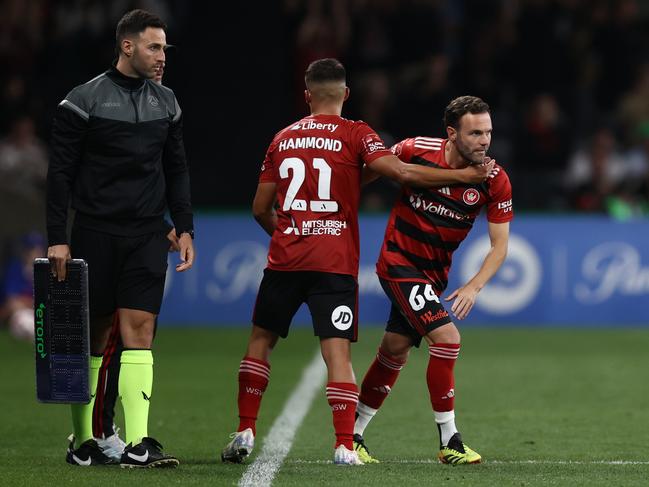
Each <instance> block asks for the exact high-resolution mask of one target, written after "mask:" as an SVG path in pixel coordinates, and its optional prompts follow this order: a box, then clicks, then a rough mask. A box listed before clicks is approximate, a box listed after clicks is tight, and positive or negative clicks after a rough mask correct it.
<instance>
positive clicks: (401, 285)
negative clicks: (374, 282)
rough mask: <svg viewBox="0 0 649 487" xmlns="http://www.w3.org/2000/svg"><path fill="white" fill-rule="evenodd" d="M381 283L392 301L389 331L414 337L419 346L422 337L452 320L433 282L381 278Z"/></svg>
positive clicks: (413, 342)
mask: <svg viewBox="0 0 649 487" xmlns="http://www.w3.org/2000/svg"><path fill="white" fill-rule="evenodd" d="M379 282H380V283H381V286H382V287H383V290H384V291H385V294H387V295H388V297H389V298H390V301H392V308H391V309H390V317H389V318H388V324H387V326H386V327H385V330H386V331H389V332H392V333H398V334H400V335H405V336H407V337H410V339H411V341H412V344H413V345H414V346H415V347H419V344H420V343H421V339H422V337H423V336H424V335H427V334H428V333H430V332H431V331H432V330H434V329H435V328H439V327H440V326H442V325H446V324H447V323H451V321H452V320H451V317H450V316H449V315H448V313H447V312H446V310H445V309H444V306H443V305H442V303H441V302H440V300H439V297H438V296H437V294H435V291H434V290H433V289H434V288H433V283H432V281H429V280H428V279H427V278H426V277H425V276H424V275H423V274H422V279H417V280H411V281H392V280H388V279H383V278H380V277H379Z"/></svg>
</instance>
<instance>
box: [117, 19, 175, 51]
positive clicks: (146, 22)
mask: <svg viewBox="0 0 649 487" xmlns="http://www.w3.org/2000/svg"><path fill="white" fill-rule="evenodd" d="M147 27H154V28H157V29H163V30H166V29H167V24H165V23H164V21H163V20H162V19H161V18H160V17H158V16H157V15H155V14H152V13H151V12H147V11H146V10H142V9H139V8H138V9H135V10H131V11H130V12H126V13H125V14H124V16H123V17H122V18H121V19H119V22H117V28H116V29H115V41H116V45H115V52H116V53H117V56H119V55H120V52H121V47H120V45H121V43H122V41H123V40H124V39H126V38H127V37H130V36H133V35H135V34H139V33H141V32H144V31H145V30H146V29H147Z"/></svg>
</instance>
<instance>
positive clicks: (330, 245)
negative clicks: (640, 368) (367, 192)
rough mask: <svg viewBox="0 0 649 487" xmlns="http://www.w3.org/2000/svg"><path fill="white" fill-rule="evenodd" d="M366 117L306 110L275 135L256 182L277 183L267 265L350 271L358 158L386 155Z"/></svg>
mask: <svg viewBox="0 0 649 487" xmlns="http://www.w3.org/2000/svg"><path fill="white" fill-rule="evenodd" d="M389 155H391V152H390V151H389V150H387V149H386V148H385V146H384V144H383V141H382V140H381V138H380V137H379V136H378V135H377V134H376V132H374V130H372V129H371V128H370V127H369V126H368V125H367V124H366V123H364V122H361V121H353V120H347V119H345V118H342V117H339V116H336V115H311V116H308V117H305V118H303V119H302V120H300V121H298V122H296V123H293V124H291V125H289V126H288V127H286V128H285V129H283V130H281V131H280V132H278V133H277V135H275V138H274V139H273V141H272V142H271V144H270V146H269V147H268V151H267V152H266V157H265V159H264V163H263V165H262V167H261V175H260V177H259V182H260V183H276V184H277V205H278V207H277V228H276V229H275V232H274V233H273V236H272V238H271V242H270V247H269V250H268V268H270V269H275V270H280V271H282V270H283V271H319V272H332V273H337V274H349V275H353V276H357V274H358V257H359V235H358V205H359V200H360V184H361V172H362V168H363V164H367V165H370V164H371V163H372V162H373V161H374V160H376V159H378V158H379V157H383V156H389Z"/></svg>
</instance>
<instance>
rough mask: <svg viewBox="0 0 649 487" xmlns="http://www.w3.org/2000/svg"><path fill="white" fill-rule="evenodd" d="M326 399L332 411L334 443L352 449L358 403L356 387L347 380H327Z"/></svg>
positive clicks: (336, 445)
mask: <svg viewBox="0 0 649 487" xmlns="http://www.w3.org/2000/svg"><path fill="white" fill-rule="evenodd" d="M327 401H328V402H329V405H330V406H331V412H332V413H333V420H334V430H335V431H336V444H335V446H334V448H338V446H339V445H345V447H346V448H347V449H348V450H353V449H354V444H353V442H354V420H355V416H356V404H357V403H358V387H356V384H351V383H349V382H328V383H327Z"/></svg>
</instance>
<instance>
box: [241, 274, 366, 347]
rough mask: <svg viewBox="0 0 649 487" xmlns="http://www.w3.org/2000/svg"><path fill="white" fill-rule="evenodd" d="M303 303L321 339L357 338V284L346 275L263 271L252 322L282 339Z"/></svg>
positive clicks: (314, 329)
mask: <svg viewBox="0 0 649 487" xmlns="http://www.w3.org/2000/svg"><path fill="white" fill-rule="evenodd" d="M302 303H306V304H307V306H308V307H309V311H310V312H311V318H312V319H313V331H314V334H315V335H316V336H319V337H320V338H330V337H340V338H347V339H348V340H350V341H352V342H355V341H356V339H357V337H358V282H357V281H356V278H354V277H353V276H350V275H346V274H333V273H329V272H314V271H276V270H273V269H264V278H263V279H262V280H261V284H260V285H259V292H258V293H257V302H256V303H255V310H254V312H253V316H252V322H253V323H254V324H255V325H257V326H259V327H261V328H264V329H266V330H269V331H272V332H274V333H277V334H278V335H279V336H281V337H282V338H286V337H287V336H288V329H289V327H290V326H291V320H292V319H293V316H294V315H295V313H296V312H297V310H298V308H299V307H300V305H301V304H302Z"/></svg>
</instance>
